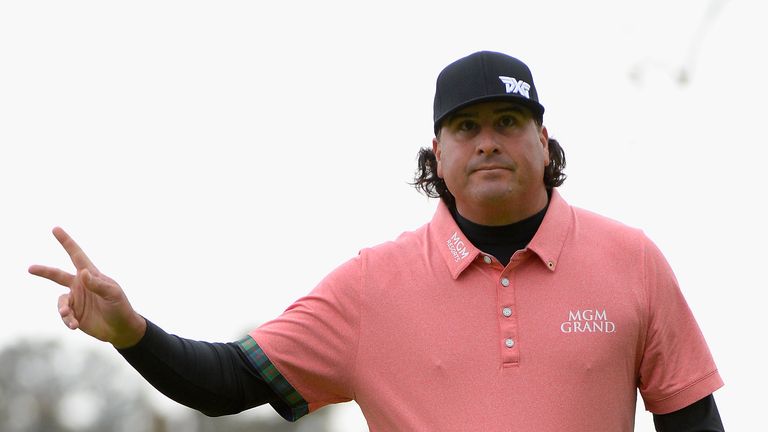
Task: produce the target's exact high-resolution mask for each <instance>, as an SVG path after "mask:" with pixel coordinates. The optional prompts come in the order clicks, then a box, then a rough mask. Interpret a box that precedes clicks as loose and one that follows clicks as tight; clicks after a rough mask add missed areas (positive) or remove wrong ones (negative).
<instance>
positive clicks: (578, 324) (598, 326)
mask: <svg viewBox="0 0 768 432" xmlns="http://www.w3.org/2000/svg"><path fill="white" fill-rule="evenodd" d="M560 331H561V332H563V333H616V324H615V323H614V322H613V321H610V320H609V319H608V315H607V313H606V312H605V309H576V310H575V311H574V310H569V311H568V321H563V323H562V324H560Z"/></svg>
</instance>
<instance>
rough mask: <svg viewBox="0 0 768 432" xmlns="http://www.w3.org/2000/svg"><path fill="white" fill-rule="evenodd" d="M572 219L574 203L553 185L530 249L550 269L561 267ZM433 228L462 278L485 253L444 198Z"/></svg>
mask: <svg viewBox="0 0 768 432" xmlns="http://www.w3.org/2000/svg"><path fill="white" fill-rule="evenodd" d="M572 223H573V222H572V218H571V207H570V205H568V203H567V202H565V200H564V199H563V198H562V197H561V196H560V194H559V193H558V192H557V189H553V190H552V196H551V198H550V201H549V207H548V209H547V213H546V215H545V216H544V220H543V221H542V222H541V226H539V229H538V231H536V234H535V235H534V236H533V239H532V240H531V242H530V243H529V244H528V249H529V250H531V251H532V252H534V253H535V254H536V256H538V257H539V259H540V260H541V261H542V263H543V264H544V265H545V266H546V267H547V268H548V269H549V270H550V271H555V269H556V268H557V262H558V260H559V258H560V252H561V251H562V249H563V245H564V243H565V239H566V236H567V235H568V232H569V231H570V229H571V224H572ZM430 232H431V237H432V241H434V242H435V243H436V244H437V250H439V251H440V255H441V256H442V257H443V260H444V261H445V263H446V265H447V266H448V269H449V271H450V272H451V276H452V277H453V279H456V278H458V277H459V275H460V274H461V272H463V271H464V270H465V269H466V268H467V267H469V265H470V264H472V262H473V261H474V260H475V259H477V257H478V255H480V253H481V251H480V249H478V248H477V247H475V245H473V244H472V243H471V242H470V241H469V239H467V237H466V236H465V235H464V233H463V232H462V231H461V229H460V228H459V226H458V225H457V224H456V221H455V220H454V219H453V216H452V215H451V212H450V210H448V206H446V205H445V203H444V202H443V201H442V200H440V202H439V204H438V206H437V210H436V211H435V215H434V216H433V218H432V221H431V222H430Z"/></svg>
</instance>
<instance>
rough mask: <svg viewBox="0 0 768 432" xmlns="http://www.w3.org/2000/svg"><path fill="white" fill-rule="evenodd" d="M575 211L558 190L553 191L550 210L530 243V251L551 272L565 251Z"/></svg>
mask: <svg viewBox="0 0 768 432" xmlns="http://www.w3.org/2000/svg"><path fill="white" fill-rule="evenodd" d="M572 214H573V210H572V209H571V206H570V205H569V204H568V203H567V202H566V201H565V200H564V199H563V197H561V196H560V193H559V192H558V191H557V189H555V188H553V189H552V196H551V197H550V198H549V208H548V209H547V214H545V215H544V220H543V221H541V225H540V226H539V229H538V231H536V234H535V235H534V236H533V238H532V239H531V242H530V243H528V250H530V251H532V252H533V253H535V254H536V256H538V257H539V259H540V260H541V262H542V263H544V265H546V266H547V268H548V269H549V270H550V271H555V269H556V268H557V262H558V260H559V259H560V253H561V252H562V251H563V246H564V245H565V239H566V237H567V236H568V233H569V232H570V231H571V226H572V225H573V217H572Z"/></svg>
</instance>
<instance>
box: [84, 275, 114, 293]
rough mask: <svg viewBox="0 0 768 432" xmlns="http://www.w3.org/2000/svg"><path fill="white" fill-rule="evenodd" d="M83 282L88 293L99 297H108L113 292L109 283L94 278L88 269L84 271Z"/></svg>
mask: <svg viewBox="0 0 768 432" xmlns="http://www.w3.org/2000/svg"><path fill="white" fill-rule="evenodd" d="M82 281H83V285H84V286H85V288H86V289H87V290H88V291H91V292H92V293H94V294H96V295H98V296H99V297H107V296H108V295H109V294H110V291H111V290H112V289H111V288H112V286H111V284H110V283H109V282H108V281H105V280H104V279H102V278H100V277H96V276H94V275H93V274H91V272H90V271H88V269H84V270H83V271H82Z"/></svg>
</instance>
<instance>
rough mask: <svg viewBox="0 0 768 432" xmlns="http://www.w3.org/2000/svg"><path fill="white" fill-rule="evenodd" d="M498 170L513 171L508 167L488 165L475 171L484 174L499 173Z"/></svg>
mask: <svg viewBox="0 0 768 432" xmlns="http://www.w3.org/2000/svg"><path fill="white" fill-rule="evenodd" d="M498 170H505V171H511V169H510V168H509V167H506V166H499V165H488V166H480V167H477V168H475V169H474V170H473V171H475V172H479V171H480V172H482V171H498Z"/></svg>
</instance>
